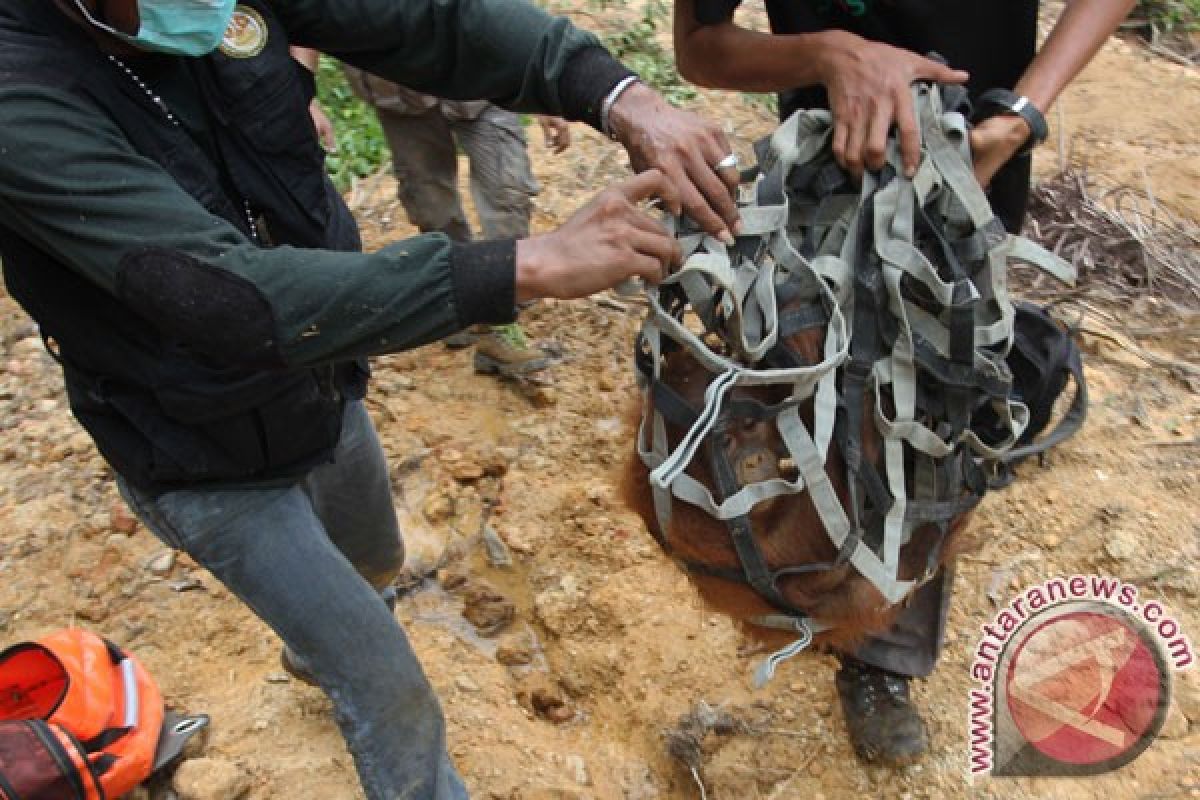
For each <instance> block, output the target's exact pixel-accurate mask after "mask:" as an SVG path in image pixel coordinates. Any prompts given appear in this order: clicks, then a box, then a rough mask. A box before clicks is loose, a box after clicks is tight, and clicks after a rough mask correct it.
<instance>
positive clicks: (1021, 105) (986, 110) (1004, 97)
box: [973, 89, 1050, 153]
mask: <svg viewBox="0 0 1200 800" xmlns="http://www.w3.org/2000/svg"><path fill="white" fill-rule="evenodd" d="M975 104H976V108H977V109H978V112H977V113H976V115H975V118H974V120H973V122H976V123H978V122H980V121H982V120H985V119H987V118H988V117H990V116H993V115H994V114H995V113H996V111H995V110H994V109H998V110H999V111H1000V112H1001V113H1005V112H1007V113H1009V114H1016V115H1017V116H1019V117H1021V119H1023V120H1025V122H1026V123H1027V124H1028V125H1029V141H1027V142H1026V143H1025V146H1024V147H1022V148H1021V152H1022V153H1027V152H1029V151H1030V150H1032V149H1033V148H1035V147H1037V146H1038V145H1039V144H1041V143H1042V142H1044V141H1046V137H1047V136H1048V135H1049V134H1050V128H1049V126H1048V125H1047V124H1046V117H1045V116H1043V115H1042V112H1041V111H1039V110H1038V107H1037V106H1035V105H1034V104H1033V103H1032V102H1030V100H1029V98H1028V97H1025V96H1024V95H1019V94H1017V93H1016V92H1014V91H1011V90H1010V89H988V90H987V91H986V92H984V93H983V94H981V95H979V97H978V98H976V100H975Z"/></svg>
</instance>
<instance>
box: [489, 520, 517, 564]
mask: <svg viewBox="0 0 1200 800" xmlns="http://www.w3.org/2000/svg"><path fill="white" fill-rule="evenodd" d="M483 549H484V551H485V552H486V553H487V560H488V563H489V564H491V565H492V566H493V567H511V566H512V563H513V560H512V554H511V553H510V552H509V551H508V545H507V544H505V543H504V540H503V539H502V538H500V534H499V533H497V532H496V529H495V528H493V527H492V526H491V525H484V526H483Z"/></svg>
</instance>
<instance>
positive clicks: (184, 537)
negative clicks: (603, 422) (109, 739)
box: [118, 402, 467, 800]
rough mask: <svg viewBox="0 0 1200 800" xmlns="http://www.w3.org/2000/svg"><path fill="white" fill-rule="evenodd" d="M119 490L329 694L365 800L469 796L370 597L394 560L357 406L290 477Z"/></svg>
mask: <svg viewBox="0 0 1200 800" xmlns="http://www.w3.org/2000/svg"><path fill="white" fill-rule="evenodd" d="M118 485H119V487H120V490H121V493H122V495H123V496H124V497H125V499H126V501H127V502H128V503H129V505H130V507H131V508H132V509H133V510H134V512H136V513H137V515H138V516H139V517H140V518H141V520H142V521H143V522H144V523H145V524H146V527H148V528H149V529H150V530H151V531H153V532H154V533H155V535H157V536H158V537H159V538H160V539H162V540H163V542H165V543H166V544H167V545H169V546H170V547H173V548H176V549H179V550H183V551H184V552H186V553H188V554H189V555H190V556H191V557H192V558H193V559H195V560H196V562H197V563H198V564H200V565H201V566H203V567H204V568H205V569H207V570H208V571H209V572H211V573H212V574H213V575H214V576H216V578H217V579H218V580H220V581H221V583H223V584H224V585H225V586H226V587H227V588H228V589H229V590H230V591H231V592H233V593H234V594H235V595H237V596H238V597H239V598H240V599H241V600H242V602H244V603H245V604H246V605H247V606H249V607H250V608H251V609H252V610H253V611H254V613H255V614H257V615H258V616H259V618H261V619H262V620H263V621H264V622H266V623H267V624H268V625H270V626H271V628H273V629H274V630H275V632H276V633H277V634H279V637H280V638H281V639H283V641H284V643H285V644H286V645H287V646H288V647H289V648H291V650H292V652H293V653H295V654H296V655H297V656H298V657H299V660H300V662H301V663H302V664H303V665H304V667H306V668H307V669H308V670H309V671H310V672H311V674H312V676H313V677H314V678H315V679H316V681H317V683H319V684H320V686H321V688H322V689H324V690H325V692H326V693H327V694H328V695H329V697H330V699H331V700H332V701H333V707H334V714H335V716H336V718H337V723H338V726H339V727H340V728H341V731H342V735H343V736H344V737H345V739H346V743H347V744H348V745H349V748H350V752H351V753H352V754H353V756H354V763H355V766H356V767H357V769H358V775H359V779H360V780H361V781H362V786H363V789H364V791H365V792H366V795H367V797H368V798H370V800H397V799H398V798H410V799H411V800H465V798H466V797H467V792H466V788H465V787H464V786H463V783H462V779H461V778H460V777H459V775H458V773H457V772H456V771H455V769H454V767H453V765H452V764H451V763H450V759H449V756H448V754H447V753H446V730H445V720H444V719H443V717H442V710H441V707H440V705H439V704H438V700H437V697H436V696H435V695H434V693H433V688H432V687H431V686H430V685H429V682H428V680H426V678H425V674H424V672H422V670H421V665H420V664H419V663H418V662H417V658H416V654H415V653H414V652H413V650H412V647H411V645H410V644H409V642H408V637H407V636H405V634H404V630H403V629H402V628H401V627H400V625H399V623H398V622H397V621H396V618H395V617H394V616H393V615H392V613H391V611H390V610H389V608H388V606H387V604H386V603H385V602H384V601H383V599H382V598H381V597H380V594H379V591H378V590H379V589H382V588H383V587H385V586H387V585H388V584H390V583H391V581H392V579H393V578H394V577H395V575H396V573H397V571H398V570H399V568H400V565H401V563H402V562H403V560H404V545H403V543H402V541H401V538H400V528H399V524H398V523H397V521H396V512H395V509H394V508H393V506H392V495H391V486H390V481H389V479H388V470H387V462H386V459H385V457H384V454H383V449H382V448H381V447H380V445H379V439H378V437H377V436H376V434H375V429H374V427H373V426H372V424H371V420H370V418H369V417H368V416H367V412H366V409H365V408H364V406H363V404H362V403H361V402H359V403H351V404H349V405H348V406H347V408H346V414H345V420H344V423H343V429H342V435H341V439H340V440H339V441H338V445H337V449H336V451H335V454H334V460H333V462H332V463H329V464H323V465H321V466H319V467H316V468H314V469H313V470H312V471H311V472H309V473H308V474H307V475H306V476H305V477H304V478H302V479H301V480H299V481H298V482H297V483H295V484H294V485H291V486H283V487H279V486H271V487H262V486H257V487H256V486H245V487H236V488H226V487H222V488H220V489H187V490H181V491H173V492H167V493H166V494H162V495H159V496H157V497H155V496H150V495H147V494H145V493H143V492H139V491H138V490H137V489H134V488H133V487H131V486H129V485H128V484H127V483H126V482H125V481H123V480H121V479H119V478H118Z"/></svg>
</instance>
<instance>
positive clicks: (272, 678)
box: [263, 672, 292, 683]
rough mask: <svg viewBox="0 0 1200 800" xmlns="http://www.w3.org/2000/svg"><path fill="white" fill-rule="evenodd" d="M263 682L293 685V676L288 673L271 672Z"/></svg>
mask: <svg viewBox="0 0 1200 800" xmlns="http://www.w3.org/2000/svg"><path fill="white" fill-rule="evenodd" d="M263 680H265V681H266V682H267V683H291V682H292V676H291V675H288V674H287V673H286V672H271V673H268V674H267V677H266V678H264V679H263Z"/></svg>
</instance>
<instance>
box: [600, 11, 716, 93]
mask: <svg viewBox="0 0 1200 800" xmlns="http://www.w3.org/2000/svg"><path fill="white" fill-rule="evenodd" d="M592 4H593V5H594V6H596V7H597V8H599V9H600V10H602V11H604V10H607V9H609V8H612V7H614V6H616V7H620V5H621V4H618V3H615V2H614V0H592ZM670 26H671V6H670V5H669V4H668V3H667V2H666V0H646V5H645V8H643V9H642V16H641V18H640V19H638V21H637V22H635V23H634V24H633V25H630V26H628V27H626V28H624V29H622V30H620V31H618V32H616V33H610V34H607V35H606V36H604V44H605V45H607V46H608V49H609V50H611V51H612V53H613V55H614V56H616V57H617V58H618V59H620V60H621V61H623V62H624V63H625V65H626V66H628V67H629V68H630V69H632V70H633V71H634V72H636V73H637V74H638V75H640V76H641V78H642V80H644V81H645V82H646V83H648V84H650V85H651V86H653V87H654V88H655V89H657V90H658V91H659V93H660V94H662V96H663V97H665V98H666V99H667V101H668V102H670V103H672V104H674V105H680V104H683V103H686V102H687V101H689V100H691V99H692V98H694V97H695V96H696V89H695V87H693V86H692V85H691V84H689V83H688V82H687V81H685V80H684V79H683V78H682V77H681V76H680V75H679V70H677V69H676V68H675V56H674V54H673V53H671V52H670V51H669V50H666V49H664V48H663V46H662V45H661V44H659V42H658V35H659V31H660V30H664V29H667V30H669V29H670Z"/></svg>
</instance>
